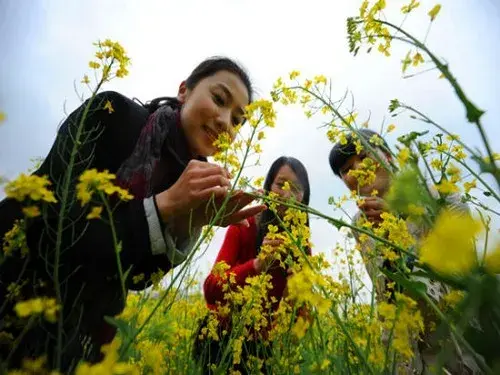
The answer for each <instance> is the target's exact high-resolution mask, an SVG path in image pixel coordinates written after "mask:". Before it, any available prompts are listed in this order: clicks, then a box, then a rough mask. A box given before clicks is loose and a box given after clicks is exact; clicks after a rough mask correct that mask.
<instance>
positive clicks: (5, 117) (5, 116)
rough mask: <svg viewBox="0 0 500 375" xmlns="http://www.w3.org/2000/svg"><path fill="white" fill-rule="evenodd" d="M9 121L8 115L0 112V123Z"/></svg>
mask: <svg viewBox="0 0 500 375" xmlns="http://www.w3.org/2000/svg"><path fill="white" fill-rule="evenodd" d="M6 119H7V115H6V114H5V112H3V111H0V123H2V122H4V121H5V120H6Z"/></svg>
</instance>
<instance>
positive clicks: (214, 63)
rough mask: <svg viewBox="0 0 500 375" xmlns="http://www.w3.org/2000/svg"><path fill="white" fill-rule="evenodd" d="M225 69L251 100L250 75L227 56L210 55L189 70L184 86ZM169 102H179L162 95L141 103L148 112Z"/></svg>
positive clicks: (193, 86)
mask: <svg viewBox="0 0 500 375" xmlns="http://www.w3.org/2000/svg"><path fill="white" fill-rule="evenodd" d="M220 71H227V72H230V73H233V74H235V75H237V76H238V77H239V78H240V79H241V81H242V82H243V84H244V85H245V87H246V88H247V90H248V98H249V102H250V103H251V102H252V100H253V89H252V82H251V81H250V77H249V76H248V73H247V72H246V71H245V69H244V68H243V67H242V66H241V65H239V64H238V63H237V62H236V61H234V60H232V59H230V58H228V57H220V56H215V57H210V58H208V59H206V60H204V61H202V62H201V63H200V64H198V66H197V67H196V68H194V70H193V71H192V72H191V74H190V75H189V77H188V78H187V79H186V81H185V82H186V87H187V88H188V89H190V90H192V89H194V88H195V87H196V85H197V84H198V83H200V81H201V80H203V79H205V78H207V77H210V76H213V75H214V74H216V73H217V72H220ZM165 104H169V105H171V106H176V107H180V106H181V104H180V102H179V101H178V100H177V98H175V97H169V96H163V97H159V98H156V99H153V100H151V101H150V102H148V103H146V104H143V106H144V107H145V108H146V109H148V111H149V112H150V113H153V112H154V111H156V110H157V109H158V108H159V107H161V106H162V105H165Z"/></svg>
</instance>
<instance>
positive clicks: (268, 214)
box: [255, 156, 311, 254]
mask: <svg viewBox="0 0 500 375" xmlns="http://www.w3.org/2000/svg"><path fill="white" fill-rule="evenodd" d="M285 165H287V166H289V167H290V169H291V170H292V171H293V173H295V175H296V176H297V179H298V180H299V182H300V184H301V185H302V189H303V197H302V202H301V203H302V204H304V205H306V206H307V205H309V198H310V195H311V189H310V186H309V177H308V174H307V170H306V167H305V166H304V164H302V163H301V162H300V161H299V160H298V159H296V158H294V157H291V156H281V157H279V158H278V159H276V160H275V161H274V163H273V164H272V165H271V168H270V169H269V172H268V173H267V176H266V180H265V181H264V192H265V193H266V194H267V193H269V192H270V191H271V186H272V185H273V182H274V180H275V179H276V175H277V174H278V171H279V170H280V169H281V167H283V166H285ZM277 223H279V221H278V218H277V217H276V214H275V213H274V212H273V211H272V210H265V211H264V212H262V214H261V216H260V220H259V225H258V227H257V240H256V241H255V246H256V250H257V254H258V253H259V251H260V247H261V245H262V242H263V241H264V237H265V236H266V234H267V231H268V230H267V227H268V225H269V224H274V225H276V224H277ZM306 224H307V226H309V215H307V223H306Z"/></svg>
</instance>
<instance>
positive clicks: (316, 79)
mask: <svg viewBox="0 0 500 375" xmlns="http://www.w3.org/2000/svg"><path fill="white" fill-rule="evenodd" d="M326 82H327V79H326V77H325V76H324V75H319V76H315V77H314V83H316V84H320V83H323V84H325V85H326Z"/></svg>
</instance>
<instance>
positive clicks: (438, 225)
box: [420, 210, 480, 275]
mask: <svg viewBox="0 0 500 375" xmlns="http://www.w3.org/2000/svg"><path fill="white" fill-rule="evenodd" d="M479 230H480V225H479V223H478V222H477V221H476V220H474V219H473V218H472V217H470V216H469V215H465V214H461V213H457V212H454V211H451V210H444V211H443V212H442V213H441V214H440V215H439V217H438V218H437V220H436V222H435V224H434V228H433V229H432V230H431V232H430V233H429V235H428V236H427V237H426V238H425V239H424V241H423V243H422V246H421V248H420V261H421V262H422V263H425V264H428V265H429V266H430V267H432V268H433V269H435V270H436V271H437V272H440V273H443V274H447V275H452V274H465V273H468V272H469V271H470V270H472V269H473V268H474V267H475V265H476V254H475V251H474V245H473V241H474V236H475V235H476V234H477V233H478V232H479Z"/></svg>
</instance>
